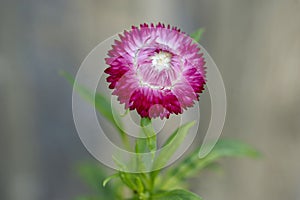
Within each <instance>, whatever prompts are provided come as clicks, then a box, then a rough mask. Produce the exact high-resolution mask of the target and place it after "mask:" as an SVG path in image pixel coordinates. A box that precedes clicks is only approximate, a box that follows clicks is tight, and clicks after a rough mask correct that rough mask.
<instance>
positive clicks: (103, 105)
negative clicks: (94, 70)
mask: <svg viewBox="0 0 300 200" xmlns="http://www.w3.org/2000/svg"><path fill="white" fill-rule="evenodd" d="M59 73H60V75H61V76H63V77H65V78H66V80H67V81H68V82H69V83H70V84H71V85H72V86H73V87H74V88H75V90H76V91H77V92H78V94H80V95H81V96H82V97H83V98H84V99H85V100H87V101H88V102H89V103H91V104H92V105H93V104H94V103H95V108H96V110H97V111H98V112H99V113H100V114H101V115H102V116H103V117H104V118H106V119H107V120H108V121H109V122H110V123H111V124H112V125H113V126H114V127H115V128H116V129H117V130H118V132H119V133H120V136H121V138H122V140H123V142H124V144H125V145H126V147H127V148H129V146H130V145H129V141H128V138H127V135H126V133H124V131H123V130H122V124H121V120H120V118H119V116H117V115H115V116H114V115H113V110H112V107H111V104H110V101H109V100H108V99H107V98H106V97H105V96H103V95H102V94H100V93H96V94H95V99H94V98H93V95H92V93H91V92H90V91H88V90H87V89H86V88H85V87H83V86H81V85H79V84H76V83H75V79H74V77H73V76H72V75H71V74H69V73H67V72H65V71H62V70H61V71H60V72H59Z"/></svg>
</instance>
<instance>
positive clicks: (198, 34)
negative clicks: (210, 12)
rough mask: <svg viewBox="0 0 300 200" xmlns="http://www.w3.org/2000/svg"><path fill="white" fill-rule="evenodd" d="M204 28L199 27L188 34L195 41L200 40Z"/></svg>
mask: <svg viewBox="0 0 300 200" xmlns="http://www.w3.org/2000/svg"><path fill="white" fill-rule="evenodd" d="M204 31H205V29H204V28H199V29H198V30H196V31H195V32H193V33H191V34H190V36H191V38H193V39H194V40H195V41H196V42H200V40H201V38H202V35H203V33H204Z"/></svg>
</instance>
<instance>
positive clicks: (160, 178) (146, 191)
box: [61, 28, 260, 200]
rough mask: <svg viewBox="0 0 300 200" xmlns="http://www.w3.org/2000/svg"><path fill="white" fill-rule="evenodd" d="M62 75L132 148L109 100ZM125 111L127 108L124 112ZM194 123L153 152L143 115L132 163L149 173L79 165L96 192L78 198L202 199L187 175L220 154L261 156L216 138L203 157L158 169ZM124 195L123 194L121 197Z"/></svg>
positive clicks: (239, 144) (191, 157)
mask: <svg viewBox="0 0 300 200" xmlns="http://www.w3.org/2000/svg"><path fill="white" fill-rule="evenodd" d="M203 32H204V29H203V28H201V29H198V30H197V31H195V32H194V33H192V34H191V37H192V38H193V39H194V40H195V41H196V42H199V41H200V40H201V38H202V35H203ZM61 75H62V76H64V77H65V78H66V79H67V80H68V81H69V83H70V84H71V85H72V86H73V87H74V89H75V90H76V91H77V92H78V93H79V94H80V95H81V96H82V97H83V98H84V99H86V100H87V101H88V102H90V103H91V104H92V105H95V108H96V110H97V111H98V112H99V113H100V114H101V115H102V116H103V117H104V118H105V119H107V120H108V121H109V122H110V123H111V124H112V125H113V126H114V127H115V128H116V129H117V131H118V132H119V134H120V137H121V138H122V140H123V142H124V145H125V147H126V148H127V149H131V147H130V143H129V140H128V137H127V135H126V133H124V132H123V130H122V126H121V123H120V118H119V117H121V116H114V115H113V108H112V107H111V104H110V101H108V99H106V97H105V96H103V95H101V94H100V93H96V94H95V96H93V94H92V93H91V92H90V91H88V90H87V89H86V88H85V87H83V86H81V85H79V84H77V83H75V79H74V78H73V77H72V76H71V75H70V74H68V73H66V72H64V71H62V72H61ZM128 112H129V110H127V111H126V112H125V113H124V115H126V114H128ZM194 124H195V122H194V121H193V122H189V123H186V124H183V125H182V126H180V127H179V128H177V130H175V131H174V132H173V133H172V134H171V135H170V137H169V138H168V139H167V140H166V142H165V143H164V144H163V146H162V148H161V150H160V152H159V153H156V150H157V138H156V133H155V131H154V129H153V127H152V123H151V119H149V118H142V119H141V122H140V125H141V134H142V136H143V138H137V139H136V142H135V153H136V154H137V157H136V158H137V160H136V161H134V162H133V163H134V164H136V165H138V166H137V167H138V168H139V169H141V170H143V169H149V167H150V168H151V167H153V168H152V169H154V171H152V172H149V173H127V172H124V171H118V172H117V173H115V174H113V175H111V176H108V177H107V175H106V172H105V171H104V170H103V169H102V168H101V167H100V166H97V165H94V164H82V165H81V166H80V167H79V168H78V171H79V173H80V175H81V176H82V177H84V179H85V180H86V182H87V183H88V184H89V185H90V186H91V187H92V188H93V189H94V190H95V194H94V195H92V196H89V197H79V198H77V200H102V199H103V200H114V199H116V200H123V199H126V198H127V200H201V199H202V198H201V197H199V196H198V195H196V194H194V193H192V192H190V191H187V190H184V189H183V188H185V186H186V185H187V183H186V181H187V179H188V178H191V177H193V176H194V175H196V174H198V173H199V172H201V171H202V170H203V169H205V168H207V167H215V166H217V165H216V161H217V160H218V159H220V158H222V157H242V156H248V157H252V158H256V157H258V156H259V155H260V154H259V152H258V151H256V150H255V149H253V148H252V147H251V146H249V145H247V144H245V143H242V142H239V141H234V140H219V141H218V142H217V143H216V145H215V146H214V148H213V150H212V151H211V152H210V153H209V154H208V155H207V156H206V157H204V158H200V157H199V151H200V148H199V149H196V150H195V151H194V152H192V153H191V154H189V155H187V156H186V157H185V158H184V159H183V160H182V161H180V162H179V163H177V164H176V165H173V166H172V167H170V168H168V169H166V170H164V171H161V170H158V169H160V168H162V167H164V166H165V165H166V164H167V162H168V161H169V160H170V159H171V158H172V156H173V154H174V153H175V152H176V151H177V149H178V148H179V147H180V145H181V144H182V142H183V141H184V139H185V138H186V136H187V134H188V133H189V130H190V128H191V127H193V126H194ZM209 146H210V145H208V146H204V147H203V148H202V149H201V150H203V149H204V150H205V148H208V147H209ZM148 152H150V153H151V155H152V157H151V162H149V160H150V159H149V158H148V157H147V156H145V154H144V153H148ZM112 159H113V160H114V161H115V163H116V164H117V165H118V166H119V167H120V169H123V170H126V169H127V167H128V166H127V165H126V164H124V163H122V161H121V160H122V158H117V157H116V156H113V158H112ZM147 159H148V160H147ZM149 163H150V164H151V165H150V164H149ZM129 164H130V163H129ZM152 164H153V165H152ZM146 166H147V167H146ZM105 177H107V178H105ZM101 183H102V185H101ZM125 194H126V197H124V196H125Z"/></svg>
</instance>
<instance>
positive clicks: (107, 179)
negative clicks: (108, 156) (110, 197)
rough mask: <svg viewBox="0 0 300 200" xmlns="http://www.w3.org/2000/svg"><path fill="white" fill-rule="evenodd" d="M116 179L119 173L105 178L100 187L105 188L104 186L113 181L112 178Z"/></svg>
mask: <svg viewBox="0 0 300 200" xmlns="http://www.w3.org/2000/svg"><path fill="white" fill-rule="evenodd" d="M118 177H119V173H116V174H113V175H111V176H109V177H107V178H106V179H105V180H104V181H103V182H102V186H103V187H105V186H106V184H107V183H108V182H109V181H111V180H112V179H114V178H118Z"/></svg>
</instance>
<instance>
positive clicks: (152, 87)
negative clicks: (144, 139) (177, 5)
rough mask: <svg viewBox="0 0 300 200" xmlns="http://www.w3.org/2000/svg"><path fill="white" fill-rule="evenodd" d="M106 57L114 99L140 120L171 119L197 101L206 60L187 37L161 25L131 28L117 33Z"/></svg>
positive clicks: (202, 83) (202, 86)
mask: <svg viewBox="0 0 300 200" xmlns="http://www.w3.org/2000/svg"><path fill="white" fill-rule="evenodd" d="M119 37H120V40H115V43H114V45H112V49H111V50H110V51H109V52H108V57H107V58H106V59H105V60H106V64H108V65H109V67H108V68H107V69H106V70H105V73H107V74H108V75H109V76H108V78H107V81H108V82H109V83H110V85H109V88H110V89H114V91H113V95H116V96H118V101H120V103H122V104H123V103H124V104H125V108H126V109H130V110H134V109H136V111H137V112H138V113H139V114H140V116H141V117H149V118H155V117H160V118H161V119H163V118H164V117H166V118H169V116H170V114H173V113H174V114H181V113H182V112H183V109H187V108H188V107H192V106H193V105H194V102H195V101H198V99H199V94H200V93H201V92H202V91H203V89H204V85H205V67H204V65H205V61H204V58H203V54H201V53H199V51H200V49H199V47H198V45H197V43H195V42H194V41H193V39H192V38H190V37H189V36H188V35H186V34H185V33H182V32H180V30H179V29H177V28H176V27H172V28H171V27H170V25H168V26H165V25H164V24H161V23H159V24H157V25H153V24H151V25H148V24H142V25H140V27H132V29H131V30H130V31H124V33H123V35H121V34H120V35H119Z"/></svg>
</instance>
